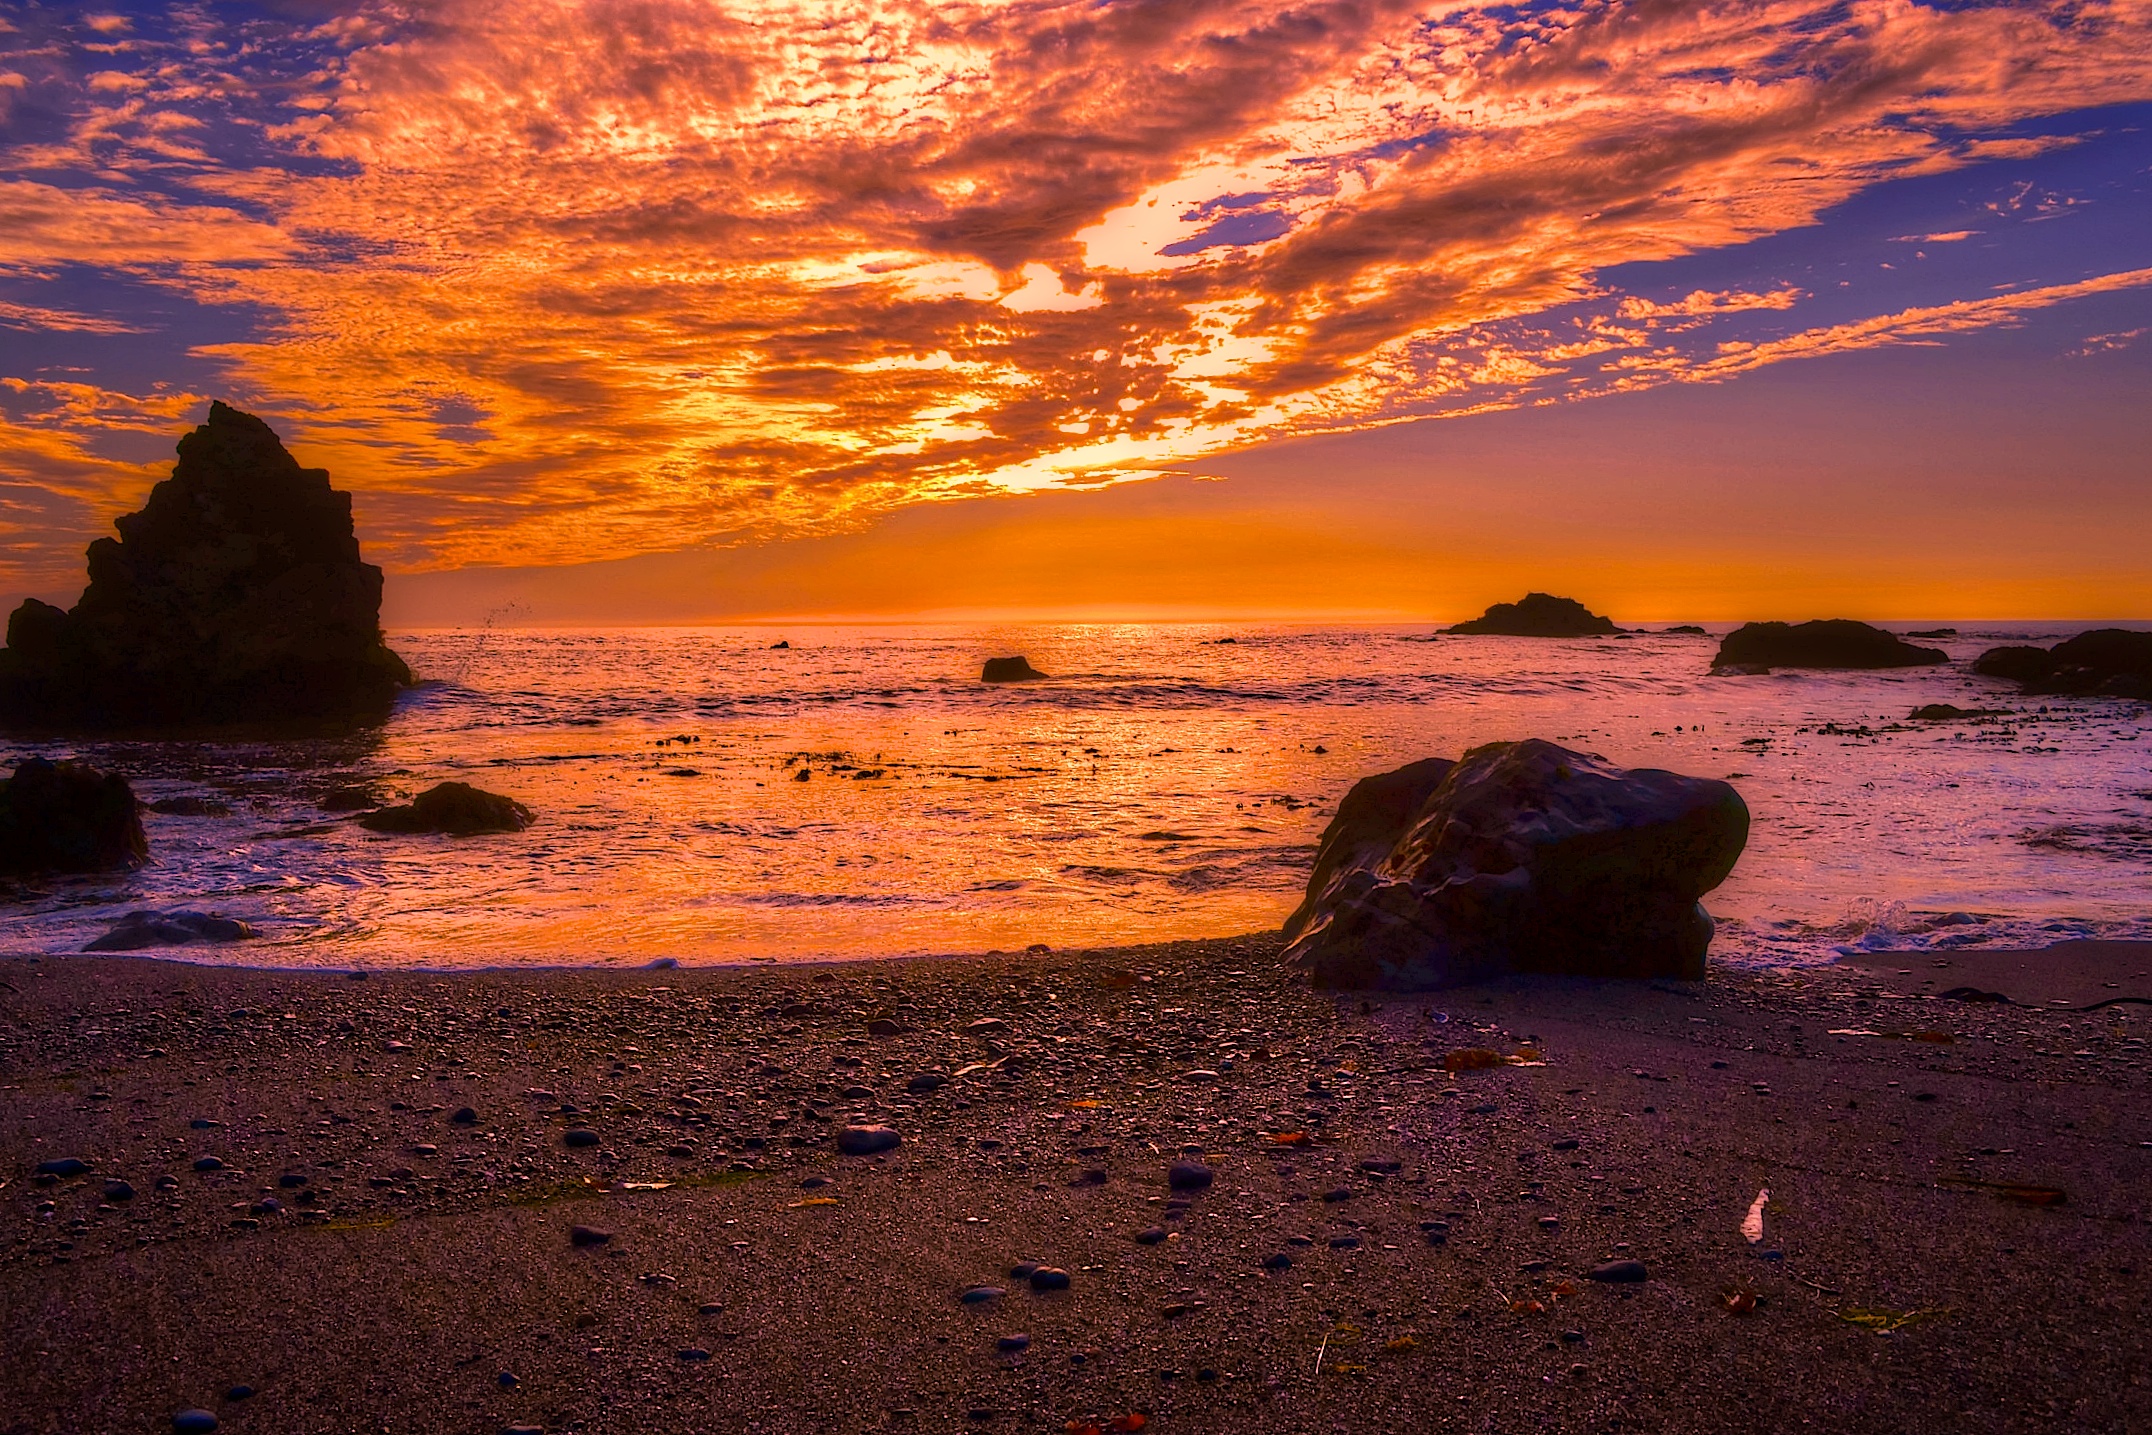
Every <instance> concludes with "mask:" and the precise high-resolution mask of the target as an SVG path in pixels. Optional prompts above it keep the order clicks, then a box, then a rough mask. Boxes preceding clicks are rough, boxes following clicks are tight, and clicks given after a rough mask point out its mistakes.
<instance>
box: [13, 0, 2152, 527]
mask: <svg viewBox="0 0 2152 1435" xmlns="http://www.w3.org/2000/svg"><path fill="white" fill-rule="evenodd" d="M6 77H12V78H6ZM2147 98H2152V0H2090V3H2086V2H2085V0H2069V3H2053V4H2041V3H2021V4H2010V5H1993V6H1980V5H1970V6H1966V5H1951V6H1947V7H1940V6H1927V5H1921V4H1914V3H1907V0H1859V3H1854V4H1850V5H1848V4H1842V3H1821V0H1732V3H1723V4H1711V5H1698V4H1694V3H1689V0H1681V3H1673V0H1641V3H1628V4H1606V3H1596V0H1586V3H1569V4H1562V3H1557V4H1538V5H1527V6H1524V7H1513V6H1502V7H1442V8H1436V7H1429V6H1424V5H1415V4H1409V3H1394V0H1301V3H1297V4H1287V5H1278V4H1270V3H1261V4H1258V3H1248V0H1118V3H1113V4H1103V5H1102V4H1095V3H1090V0H1083V3H1059V0H1008V3H984V0H973V3H957V4H930V3H926V0H907V3H893V0H885V3H847V4H841V5H840V4H835V3H810V0H791V3H766V4H756V5H752V6H749V5H722V4H717V3H711V0H523V3H501V0H442V3H393V4H392V3H380V4H364V5H356V6H337V5H328V4H322V5H311V4H309V5H287V6H283V7H279V8H277V9H274V10H272V11H270V12H267V13H265V14H262V15H257V16H253V17H251V18H246V19H243V20H232V19H219V18H218V17H217V13H216V11H215V10H214V9H212V8H210V7H198V6H176V7H173V8H171V9H169V10H165V9H154V8H152V9H145V10H142V11H139V12H135V13H129V14H117V13H115V14H113V15H101V16H93V17H89V18H87V19H83V20H80V21H77V22H74V23H71V24H70V23H65V22H59V23H54V24H50V25H49V26H48V28H46V29H43V30H38V29H33V28H31V27H29V26H27V25H26V26H24V27H22V28H19V29H17V30H16V31H15V32H13V33H11V34H4V35H0V107H4V108H0V117H4V123H5V126H6V129H5V134H6V136H7V141H8V142H7V146H6V151H5V153H6V162H5V166H4V169H5V177H4V178H0V278H10V277H11V278H13V279H15V280H17V281H19V283H20V284H21V285H23V286H28V289H29V293H28V294H26V295H25V294H18V296H17V299H18V301H19V302H16V301H10V302H9V303H8V304H7V305H6V307H4V308H0V323H4V324H6V325H8V326H9V327H11V328H14V329H16V330H18V331H19V330H22V329H25V328H29V329H37V328H42V329H44V330H50V331H54V332H59V331H66V330H70V328H72V330H73V331H75V332H83V333H92V334H96V333H107V334H109V333H118V332H124V331H126V330H127V329H129V328H130V327H131V320H130V319H129V318H128V317H127V316H125V315H119V316H112V315H107V316H97V315H91V314H88V313H86V312H85V311H83V310H82V309H81V308H80V306H76V305H70V304H67V303H63V302H60V301H59V300H58V299H57V298H47V297H45V296H42V295H40V294H39V293H38V292H37V286H38V284H40V283H42V282H50V281H51V280H52V279H53V276H56V275H60V274H62V273H63V272H64V271H67V270H68V269H69V267H70V266H90V267H92V268H95V269H97V270H99V271H101V272H106V273H110V274H114V275H121V276H125V277H126V278H127V279H128V280H129V281H130V282H135V283H147V284H152V285H155V286H159V287H161V288H164V289H166V290H168V291H170V292H171V293H173V294H174V295H175V296H177V297H179V298H181V299H183V300H184V301H186V302H189V303H194V304H200V305H209V306H220V305H221V306H245V311H246V312H248V313H252V314H258V315H260V316H261V317H260V319H259V320H258V322H256V323H255V324H254V326H253V328H252V331H251V332H249V333H248V334H247V335H246V336H245V337H244V338H242V339H240V340H238V341H234V342H227V343H220V344H216V345H206V346H203V347H202V348H200V349H198V350H197V351H196V353H195V357H196V359H197V360H199V361H201V362H203V363H205V364H207V365H210V366H212V367H213V369H214V371H215V372H216V374H217V375H218V377H219V378H220V380H221V383H222V385H223V386H224V387H225V388H228V389H229V390H230V391H231V392H232V393H234V394H236V395H237V396H239V397H241V398H243V399H245V400H246V401H248V402H251V403H255V404H258V405H261V406H263V407H265V408H266V409H268V410H270V411H271V412H274V413H276V414H279V415H281V416H284V417H285V418H286V419H287V421H288V422H289V423H290V424H291V425H292V426H293V427H295V428H297V429H298V430H299V431H300V434H301V436H302V437H303V439H304V441H305V442H306V444H307V445H308V447H309V459H310V461H315V462H327V463H329V464H330V465H331V466H332V467H334V468H335V470H336V471H337V473H338V475H339V478H340V480H341V481H347V482H351V483H353V484H355V485H357V486H360V487H362V488H363V489H364V491H365V492H364V497H363V498H362V501H361V509H362V512H363V513H364V514H365V516H366V521H367V523H368V525H369V529H370V531H372V532H373V533H375V534H376V535H377V538H376V542H377V543H378V544H379V545H380V546H381V547H382V549H383V550H384V552H385V554H386V556H388V557H389V558H390V559H391V560H392V561H394V562H397V563H399V564H403V565H419V566H425V565H433V566H441V565H456V564H463V563H471V562H514V563H546V562H563V561H570V560H581V559H591V558H602V557H609V556H619V555H625V554H632V553H636V552H642V551H651V550H656V549H666V548H676V547H679V546H682V545H683V544H688V543H695V542H720V541H732V540H736V539H738V538H741V537H743V536H748V535H755V534H767V533H773V532H782V531H801V530H813V529H827V528H841V527H844V526H847V525H853V524H857V523H859V522H862V521H865V520H866V519H868V518H871V517H873V516H875V515H878V514H882V513H886V512H888V511H889V510H891V509H894V508H897V507H901V506H904V505H907V504H913V503H919V502H925V501H932V500H935V499H943V498H952V497H959V496H966V495H974V494H979V493H984V492H995V491H1023V490H1028V489H1037V488H1048V487H1055V486H1070V485H1074V486H1083V485H1091V484H1097V483H1101V482H1120V481H1127V480H1130V479H1134V478H1140V477H1144V476H1147V475H1152V474H1156V473H1159V472H1163V471H1168V470H1174V469H1182V468H1185V467H1186V466H1188V465H1190V464H1193V463H1200V461H1201V460H1202V459H1203V458H1204V457H1205V456H1207V455H1213V454H1217V453H1220V452H1222V451H1226V450H1229V449H1233V448H1236V447H1242V446H1246V445H1248V444H1250V443H1254V442H1258V441H1261V440H1265V439H1269V438H1276V437H1284V436H1292V435H1298V434H1305V433H1313V432H1326V431H1330V432H1334V431H1338V430H1344V429H1352V428H1356V427H1364V426H1369V425H1376V424H1385V423H1393V422H1397V421H1400V420H1403V419H1409V418H1413V417H1419V416H1424V415H1427V414H1431V413H1455V412H1470V411H1475V410H1479V409H1484V408H1488V407H1502V406H1507V405H1513V404H1519V403H1527V402H1537V401H1541V400H1543V399H1545V398H1547V397H1549V396H1550V395H1558V396H1560V397H1577V396H1582V395H1588V394H1592V393H1599V392H1613V391H1620V390H1623V389H1628V388H1634V387H1637V386H1640V385H1648V384H1652V383H1663V382H1670V381H1677V380H1693V379H1699V378H1717V377H1726V376H1729V375H1732V374H1735V373H1738V372H1742V371H1746V370H1748V369H1753V368H1756V367H1759V366H1761V365H1764V364H1768V363H1773V362H1779V361H1782V360H1787V359H1792V358H1796V357H1801V356H1804V355H1807V354H1812V353H1818V352H1835V351H1839V350H1843V349H1845V348H1849V347H1858V346H1862V345H1873V344H1892V343H1905V342H1914V341H1918V340H1921V339H1924V338H1932V337H1935V336H1938V335H1941V334H1944V333H1948V332H1957V331H1960V330H1962V329H1965V328H1969V327H1976V326H1981V325H1989V324H1996V323H2006V322H2011V321H2012V320H2013V319H2014V317H2015V316H2017V315H2021V314H2022V313H2024V312H2026V311H2027V310H2028V308H2030V307H2033V304H2034V298H2033V296H2032V295H2029V294H2019V295H2013V296H2004V297H2002V298H1995V299H1968V300H1966V301H1964V302H1963V303H1961V304H1946V305H1941V306H1929V307H1928V308H1925V309H1919V310H1906V311H1904V312H1895V313H1891V314H1885V315H1878V316H1875V317H1873V318H1866V319H1861V320H1855V321H1834V322H1832V323H1828V324H1805V325H1804V324H1803V323H1801V322H1800V314H1801V311H1802V308H1803V306H1804V305H1806V304H1808V303H1810V302H1811V299H1812V296H1811V295H1809V294H1808V293H1806V292H1805V291H1803V290H1801V289H1799V288H1797V287H1794V286H1791V285H1777V286H1773V287H1769V288H1765V289H1762V290H1759V291H1756V292H1751V291H1749V290H1746V289H1736V290H1724V289H1720V290H1711V289H1696V290H1694V291H1692V292H1690V293H1688V294H1686V295H1685V296H1680V297H1675V298H1671V299H1651V298H1648V297H1645V296H1640V295H1634V294H1622V293H1619V292H1618V291H1617V290H1616V289H1615V288H1614V287H1613V286H1612V285H1611V284H1610V282H1609V281H1608V279H1607V278H1606V276H1607V275H1608V274H1609V272H1610V271H1614V270H1617V269H1619V268H1621V267H1622V266H1628V265H1636V264H1639V263H1645V262H1651V261H1661V260H1667V259H1672V258H1677V257H1680V256H1683V255H1690V254H1696V253H1700V252H1705V251H1711V250H1717V249H1723V248H1726V247H1729V246H1735V245H1741V244H1744V243H1747V242H1749V241H1752V240H1756V239H1759V238H1763V237H1766V236H1771V235H1775V234H1781V233H1784V232H1786V231H1788V230H1792V229H1796V228H1799V227H1801V226H1806V225H1811V224H1814V223H1815V222H1816V221H1817V220H1818V217H1819V216H1820V215H1822V214H1823V213H1824V212H1825V211H1826V210H1828V209H1830V208H1831V207H1832V206H1834V205H1837V204H1839V203H1841V202H1843V201H1845V200H1847V199H1848V198H1851V197H1853V196H1855V195H1857V194H1859V193H1861V192H1863V191H1864V190H1867V189H1869V188H1871V187H1873V186H1876V185H1879V184H1882V183H1885V182H1887V181H1890V180H1893V179H1898V178H1903V177H1907V176H1914V175H1922V174H1936V173H1941V172H1944V171H1947V170H1950V169H1953V168H1957V167H1961V166H1965V165H1969V164H1973V163H1978V162H1981V161H1982V160H1983V159H1985V158H1988V157H1991V156H1993V155H1995V154H1997V153H2002V152H2014V151H2011V148H2010V147H2011V146H2022V145H2023V144H2024V143H2027V142H2026V141H2023V140H2022V139H2020V138H2014V137H2008V136H1999V135H1998V134H1997V132H1998V131H2000V130H2004V129H2007V128H2008V127H2010V126H2012V125H2015V124H2018V123H2021V122H2023V121H2026V120H2029V119H2035V118H2039V117H2043V116H2050V115H2056V114H2062V113H2066V112H2069V111H2073V110H2079V109H2084V108H2087V107H2090V106H2095V105H2101V104H2111V103H2120V102H2125V101H2134V100H2143V99H2147ZM2043 143H2044V142H2043ZM1998 145H2000V146H2002V149H2001V150H1998V149H1997V146H1998ZM2044 202H2045V201H2043V200H2042V199H2040V198H2038V197H2031V198H2022V199H2013V200H2012V201H2011V203H2012V204H2014V205H2019V206H2020V207H2031V208H2037V207H2038V206H2039V205H2040V204H2042V203H2044ZM1965 237H1967V235H1966V234H1960V233H1941V232H1939V233H1936V234H1933V235H1930V236H1927V242H1930V243H1945V242H1952V241H1955V240H1958V239H1962V238H1965ZM2142 276H2143V271H2138V272H2137V274H2136V275H2135V276H2131V275H2123V274H2115V275H2109V276H2107V278H2106V279H2103V280H2095V281H2088V282H2089V283H2090V284H2092V285H2094V286H2098V285H2103V284H2104V285H2109V286H2110V288H2111V287H2112V286H2113V285H2118V284H2123V283H2125V282H2126V283H2131V284H2141V283H2144V282H2146V280H2145V279H2144V278H2143V277H2142ZM2066 291H2067V292H2066ZM2038 292H2039V293H2043V294H2050V295H2053V296H2055V297H2052V298H2049V299H2047V300H2045V301H2042V302H2047V303H2055V302H2062V301H2063V300H2064V299H2067V298H2070V297H2082V296H2084V295H2090V294H2095V293H2100V292H2109V291H2108V290H2107V289H2101V288H2098V287H2089V288H2088V287H2086V286H2085V285H2062V286H2050V287H2049V288H2047V289H2043V290H2040V291H2038ZM1558 314H1561V315H1569V316H1570V317H1569V318H1567V319H1566V320H1564V321H1561V322H1556V320H1555V318H1554V316H1556V315H1558ZM70 316H73V317H72V318H71V317H70ZM1765 321H1768V322H1772V323H1777V324H1779V325H1781V326H1782V329H1783V332H1779V333H1775V334H1771V335H1767V336H1764V337H1760V338H1754V339H1751V338H1742V339H1739V340H1728V339H1726V338H1725V336H1724V331H1723V330H1721V329H1718V328H1716V327H1715V326H1718V325H1721V324H1726V323H1742V322H1751V323H1753V322H1765ZM100 326H103V327H100ZM1722 345H1723V346H1724V347H1722ZM10 353H11V354H12V353H13V350H12V349H11V350H10ZM18 369H19V370H20V371H18ZM9 372H10V373H11V374H12V375H13V376H14V377H16V378H17V379H19V380H24V381H36V382H45V381H46V379H47V378H49V377H50V376H39V375H36V374H32V373H30V372H29V371H28V370H27V369H21V368H20V366H18V368H11V369H10V370H9ZM190 382H192V383H196V384H197V385H199V384H200V383H201V382H202V381H201V380H200V379H190ZM18 392H19V393H21V394H24V395H29V394H32V393H33V392H35V393H44V394H46V398H47V399H48V400H49V401H46V402H40V403H36V404H32V403H28V402H19V403H15V404H13V405H11V406H10V407H9V409H8V415H7V422H8V425H9V427H8V429H7V432H6V434H4V435H0V439H5V440H7V441H10V442H13V443H14V444H15V445H16V446H17V447H18V449H20V450H21V451H22V452H26V453H35V454H38V455H40V457H39V458H38V459H37V472H38V473H39V474H41V475H46V476H47V478H49V475H50V474H51V473H53V472H55V471H56V469H55V465H57V466H59V467H62V468H64V466H65V464H66V462H67V461H68V458H67V456H68V455H69V454H75V455H78V456H79V460H80V462H81V464H82V465H83V466H84V468H83V472H84V473H85V474H91V473H95V474H101V475H103V477H99V478H95V479H94V480H92V479H88V478H86V479H85V480H84V482H85V483H86V484H87V485H88V489H87V490H86V491H88V490H94V489H96V488H97V487H98V486H99V485H101V484H102V483H103V482H105V481H106V480H107V479H108V478H109V477H110V470H109V463H108V461H107V460H106V459H103V458H99V457H97V455H98V454H99V453H100V452H102V451H103V450H101V449H100V447H99V445H100V443H102V442H103V440H102V439H101V437H100V435H101V433H102V430H100V428H99V427H98V421H97V420H96V419H95V418H94V417H92V416H91V415H93V414H94V413H95V412H101V411H102V410H101V409H99V408H98V406H96V405H91V406H89V408H87V409H86V408H85V407H84V406H83V405H82V404H81V403H79V402H77V403H73V404H70V403H68V402H60V401H58V400H57V399H56V398H54V397H53V396H52V395H51V394H50V393H48V392H47V391H45V390H35V391H33V390H30V389H23V390H20V391H18ZM123 398H124V396H119V397H116V398H115V399H114V400H113V402H114V403H115V404H121V406H122V407H124V403H122V399H123ZM168 403H169V400H167V399H166V398H164V397H161V396H153V397H152V398H151V399H145V400H141V401H140V402H139V403H138V404H137V407H143V406H146V407H148V408H152V409H161V408H162V407H164V406H166V405H168ZM107 407H110V406H109V405H108V406H107ZM27 462H28V461H27V460H24V461H23V463H24V464H27ZM21 466H22V465H18V468H20V467H21ZM47 478H39V479H36V480H34V481H35V482H39V483H43V482H46V481H47ZM23 481H25V482H31V481H33V480H31V479H29V478H24V480H23ZM8 521H9V520H8V519H7V517H6V515H5V514H4V513H0V525H4V524H5V523H7V522H8Z"/></svg>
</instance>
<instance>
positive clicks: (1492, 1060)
mask: <svg viewBox="0 0 2152 1435" xmlns="http://www.w3.org/2000/svg"><path fill="white" fill-rule="evenodd" d="M1501 1064H1502V1053H1501V1052H1499V1051H1490V1050H1489V1049H1487V1048H1486V1047H1484V1046H1463V1047H1459V1048H1458V1049H1457V1050H1455V1051H1452V1052H1447V1053H1445V1054H1444V1056H1443V1058H1442V1069H1443V1070H1444V1071H1482V1070H1485V1069H1486V1068H1488V1067H1490V1066H1500V1065H1501Z"/></svg>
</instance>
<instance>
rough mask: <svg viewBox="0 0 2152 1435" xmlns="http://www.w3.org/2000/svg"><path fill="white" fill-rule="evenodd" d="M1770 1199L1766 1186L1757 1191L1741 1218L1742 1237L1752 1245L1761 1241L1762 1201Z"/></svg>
mask: <svg viewBox="0 0 2152 1435" xmlns="http://www.w3.org/2000/svg"><path fill="white" fill-rule="evenodd" d="M1770 1199H1771V1192H1770V1189H1769V1188H1768V1187H1766V1188H1765V1189H1763V1190H1761V1191H1758V1192H1757V1193H1756V1199H1755V1200H1753V1201H1751V1202H1749V1208H1748V1214H1747V1215H1746V1216H1743V1217H1742V1218H1741V1236H1742V1239H1743V1240H1746V1241H1747V1242H1748V1243H1749V1244H1750V1245H1752V1246H1753V1245H1759V1244H1761V1243H1762V1241H1763V1208H1764V1203H1765V1202H1767V1201H1769V1200H1770Z"/></svg>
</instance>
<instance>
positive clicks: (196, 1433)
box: [172, 1410, 217, 1435]
mask: <svg viewBox="0 0 2152 1435" xmlns="http://www.w3.org/2000/svg"><path fill="white" fill-rule="evenodd" d="M216 1428H217V1417H216V1416H214V1415H212V1414H210V1413H209V1412H208V1411H207V1410H182V1411H180V1412H179V1413H178V1414H177V1415H174V1416H173V1417H172V1429H173V1430H174V1431H175V1432H176V1435H208V1432H209V1431H211V1430H214V1429H216Z"/></svg>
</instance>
